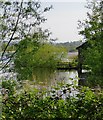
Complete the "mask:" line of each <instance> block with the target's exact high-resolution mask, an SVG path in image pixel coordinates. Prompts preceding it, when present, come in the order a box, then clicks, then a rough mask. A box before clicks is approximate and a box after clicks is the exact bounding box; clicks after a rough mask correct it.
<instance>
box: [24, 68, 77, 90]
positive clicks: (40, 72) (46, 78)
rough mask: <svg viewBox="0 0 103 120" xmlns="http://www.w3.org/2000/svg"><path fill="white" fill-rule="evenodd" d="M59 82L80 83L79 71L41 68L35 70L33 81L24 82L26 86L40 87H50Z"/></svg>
mask: <svg viewBox="0 0 103 120" xmlns="http://www.w3.org/2000/svg"><path fill="white" fill-rule="evenodd" d="M58 83H63V84H75V85H78V72H77V71H76V70H71V71H64V70H51V69H45V68H41V69H40V68H39V69H35V70H34V72H33V77H32V80H31V81H30V80H28V81H27V80H26V81H24V82H23V84H24V85H25V86H26V87H27V86H29V84H30V85H32V86H33V87H34V86H35V88H38V89H43V88H44V89H50V88H51V87H53V86H56V85H58Z"/></svg>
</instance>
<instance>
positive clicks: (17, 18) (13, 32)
mask: <svg viewBox="0 0 103 120" xmlns="http://www.w3.org/2000/svg"><path fill="white" fill-rule="evenodd" d="M22 4H23V1H22V2H21V4H20V11H19V13H18V17H17V21H16V24H15V27H14V31H13V33H12V36H11V38H10V40H9V41H8V43H7V45H6V47H5V49H4V51H3V53H2V55H1V59H2V58H3V56H4V54H5V51H6V49H7V48H8V46H9V44H10V42H11V41H12V39H13V36H14V34H15V32H16V29H17V25H18V22H19V17H20V13H21V8H22Z"/></svg>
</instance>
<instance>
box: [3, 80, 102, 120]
mask: <svg viewBox="0 0 103 120" xmlns="http://www.w3.org/2000/svg"><path fill="white" fill-rule="evenodd" d="M7 82H8V81H6V84H7ZM10 84H11V83H10ZM66 86H67V85H66ZM68 86H69V85H68ZM68 86H67V89H70V88H69V87H68ZM12 87H15V85H14V84H13V86H12ZM10 89H11V88H10V87H9V91H11V90H10ZM67 89H66V90H67ZM12 90H13V89H12ZM78 90H79V91H78V94H77V95H75V96H74V97H70V96H67V97H66V99H65V100H64V99H62V97H60V96H58V94H56V91H57V90H56V89H54V90H52V91H50V92H49V95H48V96H46V93H47V92H46V91H39V90H36V89H32V90H23V89H21V90H18V91H16V90H15V89H14V92H13V91H12V94H8V98H7V99H3V102H2V120H42V119H54V120H57V119H69V120H102V119H103V93H102V92H101V94H99V95H98V96H97V95H96V94H95V93H93V92H92V91H91V90H90V89H89V88H87V87H82V88H81V89H78ZM62 92H63V94H65V93H66V92H64V90H63V91H62ZM50 93H53V94H52V95H51V94H50ZM3 97H4V96H3Z"/></svg>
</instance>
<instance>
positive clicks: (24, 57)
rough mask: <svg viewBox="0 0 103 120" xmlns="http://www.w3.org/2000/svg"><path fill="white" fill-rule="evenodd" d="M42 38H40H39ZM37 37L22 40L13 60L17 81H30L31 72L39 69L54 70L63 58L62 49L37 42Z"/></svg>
mask: <svg viewBox="0 0 103 120" xmlns="http://www.w3.org/2000/svg"><path fill="white" fill-rule="evenodd" d="M41 37H42V36H41ZM37 39H38V36H37V37H36V36H35V38H26V39H24V40H22V41H21V42H20V43H19V44H18V46H17V47H19V50H18V51H17V53H16V56H15V58H14V63H15V70H16V72H17V73H19V74H18V77H19V79H32V75H33V70H34V69H35V68H36V67H39V68H53V69H54V68H56V66H57V64H58V62H59V61H60V60H61V59H62V58H63V57H64V56H65V54H66V50H65V49H64V48H63V47H56V46H54V45H52V44H49V43H41V42H39V39H38V40H37Z"/></svg>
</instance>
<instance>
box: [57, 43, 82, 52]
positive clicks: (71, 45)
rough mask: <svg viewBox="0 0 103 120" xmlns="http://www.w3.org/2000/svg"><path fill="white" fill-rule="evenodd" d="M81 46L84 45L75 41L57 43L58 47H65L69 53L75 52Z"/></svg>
mask: <svg viewBox="0 0 103 120" xmlns="http://www.w3.org/2000/svg"><path fill="white" fill-rule="evenodd" d="M81 44H82V42H81V41H74V42H65V43H57V44H56V45H57V46H63V47H65V48H66V49H67V51H68V52H75V51H76V47H78V46H79V45H81Z"/></svg>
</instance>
